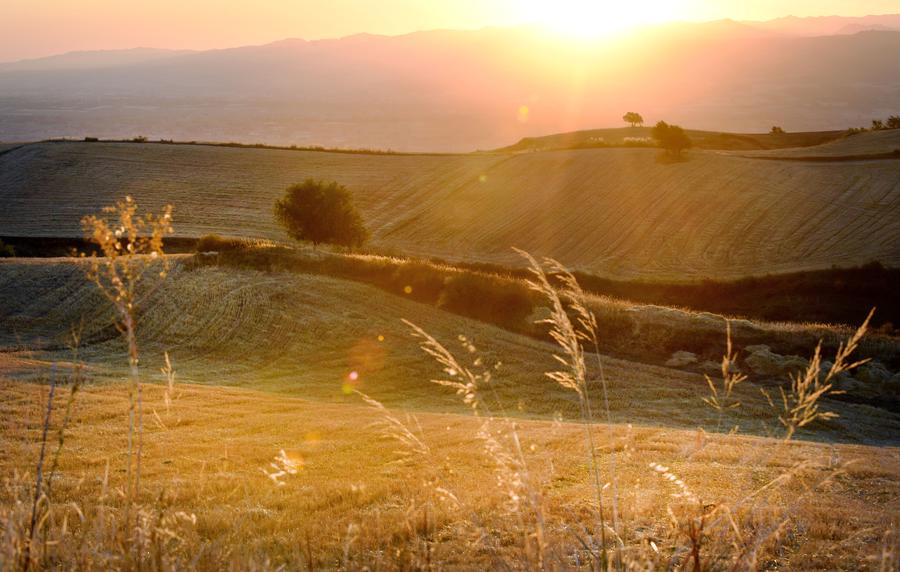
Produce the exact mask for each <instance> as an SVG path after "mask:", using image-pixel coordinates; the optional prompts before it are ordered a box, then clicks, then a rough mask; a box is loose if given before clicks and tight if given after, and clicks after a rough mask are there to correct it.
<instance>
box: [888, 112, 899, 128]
mask: <svg viewBox="0 0 900 572" xmlns="http://www.w3.org/2000/svg"><path fill="white" fill-rule="evenodd" d="M887 128H888V129H900V115H891V116H890V117H888V119H887Z"/></svg>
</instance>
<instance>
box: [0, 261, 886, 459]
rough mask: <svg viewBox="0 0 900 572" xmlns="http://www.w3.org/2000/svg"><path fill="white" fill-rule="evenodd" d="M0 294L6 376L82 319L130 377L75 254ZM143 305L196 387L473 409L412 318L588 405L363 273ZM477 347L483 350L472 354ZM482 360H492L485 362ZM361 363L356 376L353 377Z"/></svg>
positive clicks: (628, 414) (252, 282) (206, 278)
mask: <svg viewBox="0 0 900 572" xmlns="http://www.w3.org/2000/svg"><path fill="white" fill-rule="evenodd" d="M0 300H2V303H0V323H2V324H4V326H5V327H4V328H3V329H2V330H0V373H4V372H5V374H6V375H16V372H17V371H19V370H21V369H22V368H23V367H25V366H27V368H25V369H26V372H27V373H26V374H27V375H35V371H37V372H38V373H42V374H44V375H47V374H48V373H49V372H48V370H49V367H50V364H51V363H55V362H60V363H61V364H62V365H61V366H60V367H66V366H65V364H66V363H67V362H69V360H71V352H70V351H69V350H68V349H66V348H65V345H63V344H62V341H63V340H64V339H65V337H66V336H67V335H68V333H69V332H70V330H71V328H72V327H79V324H81V326H80V327H82V328H83V330H82V331H83V334H82V339H83V343H82V345H81V348H80V349H79V355H80V357H81V359H83V360H85V361H86V362H87V363H88V365H89V371H90V376H91V378H92V379H93V380H94V381H104V380H105V381H117V380H121V379H122V378H124V377H125V376H126V375H127V373H126V368H127V362H126V359H125V350H124V347H123V343H122V341H121V338H120V337H119V335H118V333H117V332H116V331H115V330H114V329H113V328H112V327H111V312H110V311H109V310H108V308H109V304H108V303H107V302H106V301H105V300H104V299H102V297H101V296H100V294H99V293H98V291H97V289H96V288H95V287H94V286H93V285H92V284H90V283H89V282H87V281H86V280H85V278H84V274H83V271H82V269H81V268H79V263H77V262H74V261H72V260H71V259H70V260H42V261H34V260H32V261H28V262H4V263H0ZM144 308H145V311H144V312H143V313H142V315H141V318H140V320H139V325H138V331H139V337H140V346H141V351H142V361H141V363H142V368H143V371H144V372H145V375H146V376H147V377H148V378H149V379H155V380H161V376H160V375H159V374H158V373H157V372H158V371H159V369H158V367H159V366H160V365H161V362H162V355H163V352H164V351H168V352H169V353H170V355H171V356H172V358H173V360H174V363H175V365H176V368H177V370H178V376H179V380H181V381H182V382H187V383H200V384H207V385H224V386H241V387H248V388H253V389H258V390H264V391H267V392H276V393H280V394H286V395H292V396H297V397H303V398H306V399H316V400H328V401H334V400H344V399H346V395H347V393H348V391H350V390H353V389H359V390H361V391H364V392H366V393H368V394H371V395H372V396H374V397H376V398H378V399H379V400H383V401H384V402H385V403H387V404H391V405H398V406H402V407H405V408H414V409H426V410H430V411H460V410H462V409H464V408H462V407H461V405H460V403H459V400H458V399H457V398H456V397H455V396H454V395H453V394H452V392H448V391H446V390H445V389H444V388H439V387H437V386H435V385H434V384H431V383H429V380H431V379H434V378H435V376H440V375H441V373H440V371H441V368H440V367H439V366H438V365H437V364H435V363H434V361H433V360H431V359H430V358H428V357H427V356H425V355H424V354H423V353H422V351H421V350H420V349H419V347H418V342H417V340H416V339H415V338H413V337H411V336H410V330H409V328H408V327H407V326H406V325H404V324H403V323H402V322H401V319H402V318H403V319H408V320H410V321H412V322H414V323H416V324H417V325H419V326H421V327H422V328H424V329H425V330H426V331H428V332H429V333H430V334H432V335H433V336H435V337H436V338H437V339H438V340H440V341H441V342H442V343H444V344H445V345H446V346H447V348H448V349H450V350H451V351H452V352H454V353H455V354H456V355H457V356H458V357H459V359H460V360H461V363H463V364H464V365H466V366H469V367H472V368H474V369H475V370H476V371H478V370H480V369H482V368H490V367H492V366H493V365H494V364H495V363H496V362H501V365H500V366H499V368H498V369H496V371H494V372H493V377H494V381H493V382H492V383H491V387H492V391H496V392H497V396H498V397H499V398H500V399H501V401H502V402H503V403H504V406H505V407H509V408H510V409H511V410H515V409H518V410H521V411H522V412H523V413H527V414H528V415H537V416H540V417H553V416H557V415H563V416H564V417H567V418H571V417H576V416H577V415H578V406H577V401H575V400H574V395H573V394H572V393H571V392H567V391H564V390H562V389H561V388H560V387H559V386H558V385H556V384H555V383H553V382H552V381H551V380H549V379H547V378H546V377H545V376H544V372H545V371H549V370H551V369H556V368H557V367H558V364H557V362H556V361H555V360H554V359H553V358H552V355H553V353H554V352H555V351H556V350H555V346H553V345H551V344H549V343H544V342H540V341H537V340H534V339H531V338H528V337H524V336H521V335H517V334H514V333H511V332H508V331H505V330H502V329H499V328H495V327H493V326H489V325H486V324H484V323H481V322H477V321H474V320H469V319H465V318H461V317H459V316H456V315H453V314H449V313H447V312H444V311H441V310H437V309H435V308H433V307H430V306H427V305H423V304H419V303H415V302H412V301H409V300H406V299H404V298H403V297H402V296H395V295H391V294H388V293H385V292H383V291H381V290H378V289H376V288H374V287H371V286H366V285H362V284H359V283H355V282H349V281H345V280H338V279H333V278H327V277H322V276H312V275H302V274H292V273H264V272H256V271H249V270H236V269H221V268H199V269H193V270H190V269H188V267H187V266H185V265H183V264H181V263H176V265H175V266H174V267H173V272H172V273H171V276H170V278H169V279H168V280H167V281H166V282H165V283H164V285H163V286H162V287H161V288H159V289H157V290H155V291H154V293H153V294H152V295H151V296H150V297H149V298H148V299H147V301H146V303H145V304H144ZM461 335H463V336H465V341H464V342H463V343H460V340H459V339H458V336H461ZM379 336H380V337H381V338H379ZM469 343H471V344H474V346H475V347H476V348H477V351H476V352H471V353H470V350H469V349H468V348H467V346H468V344H469ZM479 357H480V358H482V360H483V365H479V364H476V363H475V360H476V359H477V358H479ZM35 366H37V367H35ZM604 371H605V376H606V379H607V382H608V383H609V387H610V407H611V409H612V412H613V416H614V420H616V421H622V422H625V421H627V422H634V423H648V424H654V425H663V426H680V427H687V428H693V427H696V426H697V425H698V424H709V425H710V426H713V425H715V423H716V421H717V416H716V413H715V411H714V410H712V409H711V408H709V407H708V406H706V405H705V404H704V403H703V402H702V401H701V397H702V396H704V395H706V392H708V388H707V386H706V382H705V381H704V379H703V377H702V376H700V375H697V374H692V373H687V372H683V371H678V370H674V369H669V368H665V367H657V366H652V365H645V364H640V363H636V362H632V361H627V360H621V359H615V358H609V357H607V358H604ZM351 372H356V373H357V375H358V377H357V379H355V380H354V379H351V378H350V377H349V375H350V373H351ZM739 395H740V397H741V399H742V400H743V401H744V403H745V406H744V408H742V410H741V411H740V412H739V413H738V414H737V415H736V416H735V422H739V423H740V424H741V425H742V427H743V428H744V430H746V431H750V432H761V431H764V427H763V426H762V425H761V424H760V422H759V418H760V416H763V417H766V418H768V417H770V416H771V411H769V409H768V406H767V405H766V404H765V402H764V401H763V399H762V397H761V396H760V393H759V391H758V388H757V387H756V386H755V385H754V384H752V383H750V382H748V383H747V384H745V385H744V386H741V388H739ZM595 397H597V398H599V392H596V393H595ZM829 407H832V408H834V409H835V410H837V411H840V412H841V415H842V416H843V419H842V420H840V421H838V422H835V423H833V424H830V425H829V426H828V427H818V428H817V430H818V431H820V432H821V431H824V432H825V433H827V434H829V435H831V436H833V437H835V438H839V439H850V440H862V441H872V440H874V441H883V440H884V438H885V435H890V434H896V431H898V430H900V416H898V415H896V414H893V413H889V412H887V411H885V410H880V409H876V408H873V407H869V406H865V405H854V404H851V403H841V402H831V403H829Z"/></svg>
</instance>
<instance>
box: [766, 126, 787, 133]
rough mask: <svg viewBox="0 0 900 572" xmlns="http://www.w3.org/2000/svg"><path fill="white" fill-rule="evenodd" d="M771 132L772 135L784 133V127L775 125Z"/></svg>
mask: <svg viewBox="0 0 900 572" xmlns="http://www.w3.org/2000/svg"><path fill="white" fill-rule="evenodd" d="M769 133H771V134H772V135H784V129H782V128H781V127H779V126H778V125H775V126H773V127H772V129H771V130H770V131H769Z"/></svg>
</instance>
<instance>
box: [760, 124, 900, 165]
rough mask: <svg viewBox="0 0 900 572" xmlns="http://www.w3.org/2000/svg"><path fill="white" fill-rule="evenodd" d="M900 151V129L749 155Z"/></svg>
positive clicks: (858, 154)
mask: <svg viewBox="0 0 900 572" xmlns="http://www.w3.org/2000/svg"><path fill="white" fill-rule="evenodd" d="M896 151H900V129H887V130H884V131H870V132H867V133H858V134H856V135H852V136H849V137H842V138H840V139H837V140H834V141H829V142H827V143H824V144H822V145H816V146H814V147H806V148H798V149H773V150H767V151H755V152H752V153H747V154H748V155H753V156H757V155H758V156H765V157H792V158H793V157H853V156H865V155H879V154H886V153H893V152H896Z"/></svg>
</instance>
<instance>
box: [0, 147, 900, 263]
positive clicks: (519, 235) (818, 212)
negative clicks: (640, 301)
mask: <svg viewBox="0 0 900 572" xmlns="http://www.w3.org/2000/svg"><path fill="white" fill-rule="evenodd" d="M868 135H878V136H881V133H876V134H863V135H860V136H857V137H861V138H865V137H868ZM853 140H856V137H853V138H849V139H847V140H842V141H841V142H837V143H834V145H840V144H849V142H852V141H853ZM859 140H860V141H862V140H863V139H859ZM780 152H783V151H780ZM803 152H804V153H808V152H810V150H809V149H804V150H803ZM307 177H313V178H323V179H334V180H337V181H338V182H340V183H343V184H345V185H347V186H348V188H350V190H351V191H352V192H353V193H354V195H355V199H356V202H357V204H358V206H359V208H360V210H361V212H362V213H363V216H364V218H365V219H366V223H367V225H368V227H369V229H370V230H371V231H372V237H373V246H374V247H375V248H381V249H388V250H392V251H398V252H406V253H412V254H417V255H425V256H439V257H444V258H450V259H462V260H474V261H489V262H499V263H504V264H518V263H519V260H518V258H517V257H516V256H515V255H514V254H513V253H512V251H511V247H512V246H517V247H520V248H524V249H526V250H529V251H531V252H534V253H536V254H539V255H547V256H553V257H556V258H558V259H560V260H561V261H562V262H564V263H566V264H567V265H569V266H572V267H575V268H578V269H581V270H585V271H588V272H592V273H596V274H602V275H608V276H614V277H620V278H633V277H642V278H648V279H667V280H672V279H676V280H677V279H696V278H702V277H711V278H731V277H738V276H746V275H759V274H765V273H770V272H786V271H795V270H809V269H819V268H828V267H830V266H832V265H838V266H852V265H858V264H863V263H866V262H869V261H872V260H878V261H880V262H882V263H884V264H888V265H898V264H900V216H897V214H898V212H900V161H854V162H845V163H806V162H794V161H790V162H788V161H761V160H758V159H751V158H744V157H737V156H730V155H723V154H717V153H712V152H702V151H701V152H694V153H691V154H690V156H689V160H687V161H685V162H680V163H673V164H672V163H670V164H667V163H665V162H661V161H660V160H659V156H658V152H657V151H656V150H651V149H595V150H569V151H549V152H540V153H523V154H493V155H455V156H424V155H422V156H415V155H412V156H390V155H387V156H386V155H351V154H336V153H321V152H301V151H281V150H266V149H236V148H224V147H210V146H185V145H159V144H134V143H119V144H116V143H44V144H35V145H28V146H25V147H23V148H21V149H17V150H15V151H13V152H11V153H8V154H6V155H4V156H2V157H0V199H2V201H3V206H4V208H3V209H2V212H0V236H26V237H27V236H79V235H80V229H79V224H78V221H79V219H80V217H81V216H82V215H83V214H85V213H89V212H94V211H96V210H97V209H99V208H100V207H101V206H103V205H107V204H110V203H112V202H113V201H114V200H115V199H116V198H118V197H121V196H123V195H125V194H131V195H132V196H134V197H135V198H136V200H137V201H138V202H139V203H140V204H141V205H142V207H146V208H150V209H158V208H160V207H161V206H162V205H163V204H165V203H172V204H174V205H175V208H176V211H175V216H176V223H177V224H176V229H177V231H178V233H179V235H180V236H187V237H196V236H202V235H203V234H206V233H210V232H216V233H219V234H222V235H226V236H245V237H256V238H266V239H274V240H285V239H286V237H285V236H284V234H283V233H282V231H281V230H280V229H279V228H278V227H277V226H276V225H275V224H274V222H273V220H272V215H271V208H272V204H273V202H274V200H275V198H276V197H278V196H279V195H280V193H281V192H282V190H283V189H284V188H285V187H286V186H287V185H289V184H291V183H293V182H296V181H300V180H303V179H305V178H307Z"/></svg>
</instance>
